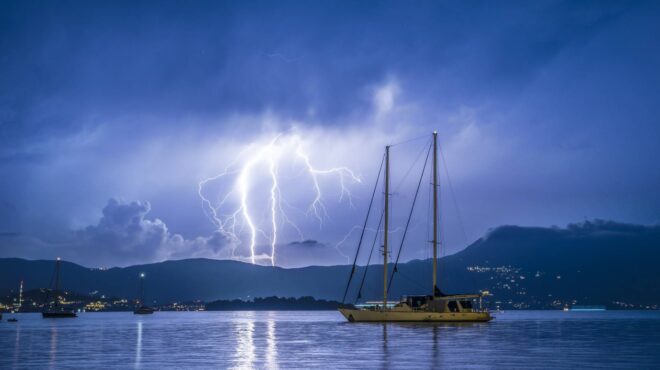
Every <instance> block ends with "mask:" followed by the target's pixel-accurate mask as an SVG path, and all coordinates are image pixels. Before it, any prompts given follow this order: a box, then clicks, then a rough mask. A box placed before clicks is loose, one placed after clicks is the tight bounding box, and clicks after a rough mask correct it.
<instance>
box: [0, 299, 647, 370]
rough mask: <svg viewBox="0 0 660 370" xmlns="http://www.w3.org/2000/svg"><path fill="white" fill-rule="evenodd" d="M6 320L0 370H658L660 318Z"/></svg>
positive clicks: (320, 315)
mask: <svg viewBox="0 0 660 370" xmlns="http://www.w3.org/2000/svg"><path fill="white" fill-rule="evenodd" d="M4 316H5V317H4V318H3V321H2V322H0V368H1V369H49V368H53V369H55V368H85V369H104V368H127V369H130V368H135V369H164V368H181V369H188V368H210V369H211V368H213V369H217V368H245V369H250V368H266V369H277V368H280V369H292V368H301V369H311V368H327V369H340V368H352V369H355V368H360V369H367V368H393V369H394V368H402V369H429V368H504V369H510V368H635V369H640V368H660V312H658V311H605V312H563V311H509V312H504V313H499V314H495V316H496V319H495V320H493V321H492V322H490V323H478V324H477V323H475V324H426V323H425V324H421V323H420V324H413V323H388V324H379V323H371V324H369V323H348V322H346V321H345V320H344V318H343V317H342V316H341V315H340V314H339V313H338V312H335V311H302V312H292V311H286V312H285V311H277V312H275V311H269V312H252V311H230V312H156V313H155V314H153V315H144V316H141V315H133V313H130V312H113V313H81V314H80V315H79V317H78V318H74V319H42V318H41V315H39V314H17V315H11V314H4ZM10 317H16V318H17V319H18V322H16V323H11V322H7V319H8V318H10Z"/></svg>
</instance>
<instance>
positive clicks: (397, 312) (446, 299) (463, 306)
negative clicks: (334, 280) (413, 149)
mask: <svg viewBox="0 0 660 370" xmlns="http://www.w3.org/2000/svg"><path fill="white" fill-rule="evenodd" d="M429 150H430V148H429ZM427 160H428V154H427ZM384 164H385V204H384V210H383V216H384V226H383V301H382V302H378V303H377V304H373V305H366V306H362V307H356V306H352V305H350V306H343V307H340V308H339V312H341V314H342V315H344V317H345V318H346V319H347V320H348V321H350V322H390V321H392V322H397V321H416V322H487V321H490V320H492V319H493V317H492V316H491V315H490V313H489V312H488V310H485V309H482V308H481V302H482V298H483V294H482V293H478V294H444V293H443V292H442V291H441V290H440V289H439V288H438V284H437V271H438V134H437V132H433V275H432V281H433V285H432V290H431V294H430V295H422V296H419V295H413V296H405V297H403V298H402V299H401V300H400V301H398V302H394V303H388V297H387V295H388V289H389V284H391V281H392V279H390V281H389V283H388V273H387V263H388V261H387V259H388V233H389V203H390V199H389V198H390V193H389V182H390V146H386V147H385V158H384ZM425 168H426V163H425V164H424V167H423V169H422V176H421V177H420V182H419V184H418V186H417V192H416V194H415V198H414V200H413V206H412V207H413V209H414V205H415V201H416V199H417V194H418V193H419V185H421V180H422V178H423V176H424V169H425ZM381 171H382V164H381ZM379 179H380V171H379V173H378V177H377V179H376V183H378V181H379ZM376 186H377V185H376ZM375 192H376V187H374V193H373V194H372V198H371V199H372V200H371V202H372V203H373V199H374V195H375ZM371 205H372V204H370V205H369V210H368V211H367V220H368V218H369V213H370V211H371ZM411 215H412V209H411ZM367 220H365V226H366V223H367ZM382 221H383V218H381V222H382ZM408 223H410V217H409V218H408ZM407 228H408V227H407V226H406V231H404V236H403V238H404V239H405V233H406V232H407ZM364 229H365V228H363V230H364ZM377 229H380V224H379V226H378V228H377ZM362 236H364V232H363V234H362ZM362 236H361V237H360V243H359V244H358V251H357V252H356V256H355V261H354V262H353V268H352V269H351V274H350V276H349V279H348V283H347V286H346V290H345V292H344V299H343V300H342V301H345V300H346V294H347V292H348V289H349V287H350V283H351V280H352V278H353V275H354V274H355V271H356V269H355V267H356V261H357V257H358V254H359V246H360V244H361V243H362ZM402 246H403V242H402ZM372 251H373V249H372ZM397 262H398V257H397ZM393 272H396V264H395V267H394V271H393ZM365 276H366V272H365ZM359 296H360V293H358V298H359ZM476 301H478V303H479V307H478V308H477V307H474V306H475V302H476Z"/></svg>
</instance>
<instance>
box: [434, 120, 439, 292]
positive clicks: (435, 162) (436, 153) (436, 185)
mask: <svg viewBox="0 0 660 370" xmlns="http://www.w3.org/2000/svg"><path fill="white" fill-rule="evenodd" d="M437 279H438V132H437V131H433V296H434V297H435V296H436V292H437V291H438V282H437Z"/></svg>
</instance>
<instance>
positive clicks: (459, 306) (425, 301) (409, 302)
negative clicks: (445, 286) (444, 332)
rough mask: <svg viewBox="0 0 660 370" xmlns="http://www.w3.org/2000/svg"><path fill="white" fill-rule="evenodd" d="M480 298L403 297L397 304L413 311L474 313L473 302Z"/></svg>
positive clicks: (460, 295)
mask: <svg viewBox="0 0 660 370" xmlns="http://www.w3.org/2000/svg"><path fill="white" fill-rule="evenodd" d="M480 298H481V296H480V295H478V294H458V295H445V296H435V297H434V296H431V295H421V296H405V297H403V298H402V299H401V302H400V303H399V304H400V305H406V306H408V307H409V308H410V309H412V310H413V311H416V310H427V311H432V312H474V301H475V300H477V299H480Z"/></svg>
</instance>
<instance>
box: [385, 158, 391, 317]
mask: <svg viewBox="0 0 660 370" xmlns="http://www.w3.org/2000/svg"><path fill="white" fill-rule="evenodd" d="M389 204H390V147H389V145H388V146H386V147H385V227H384V228H383V310H384V309H386V308H387V234H388V233H389Z"/></svg>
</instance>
